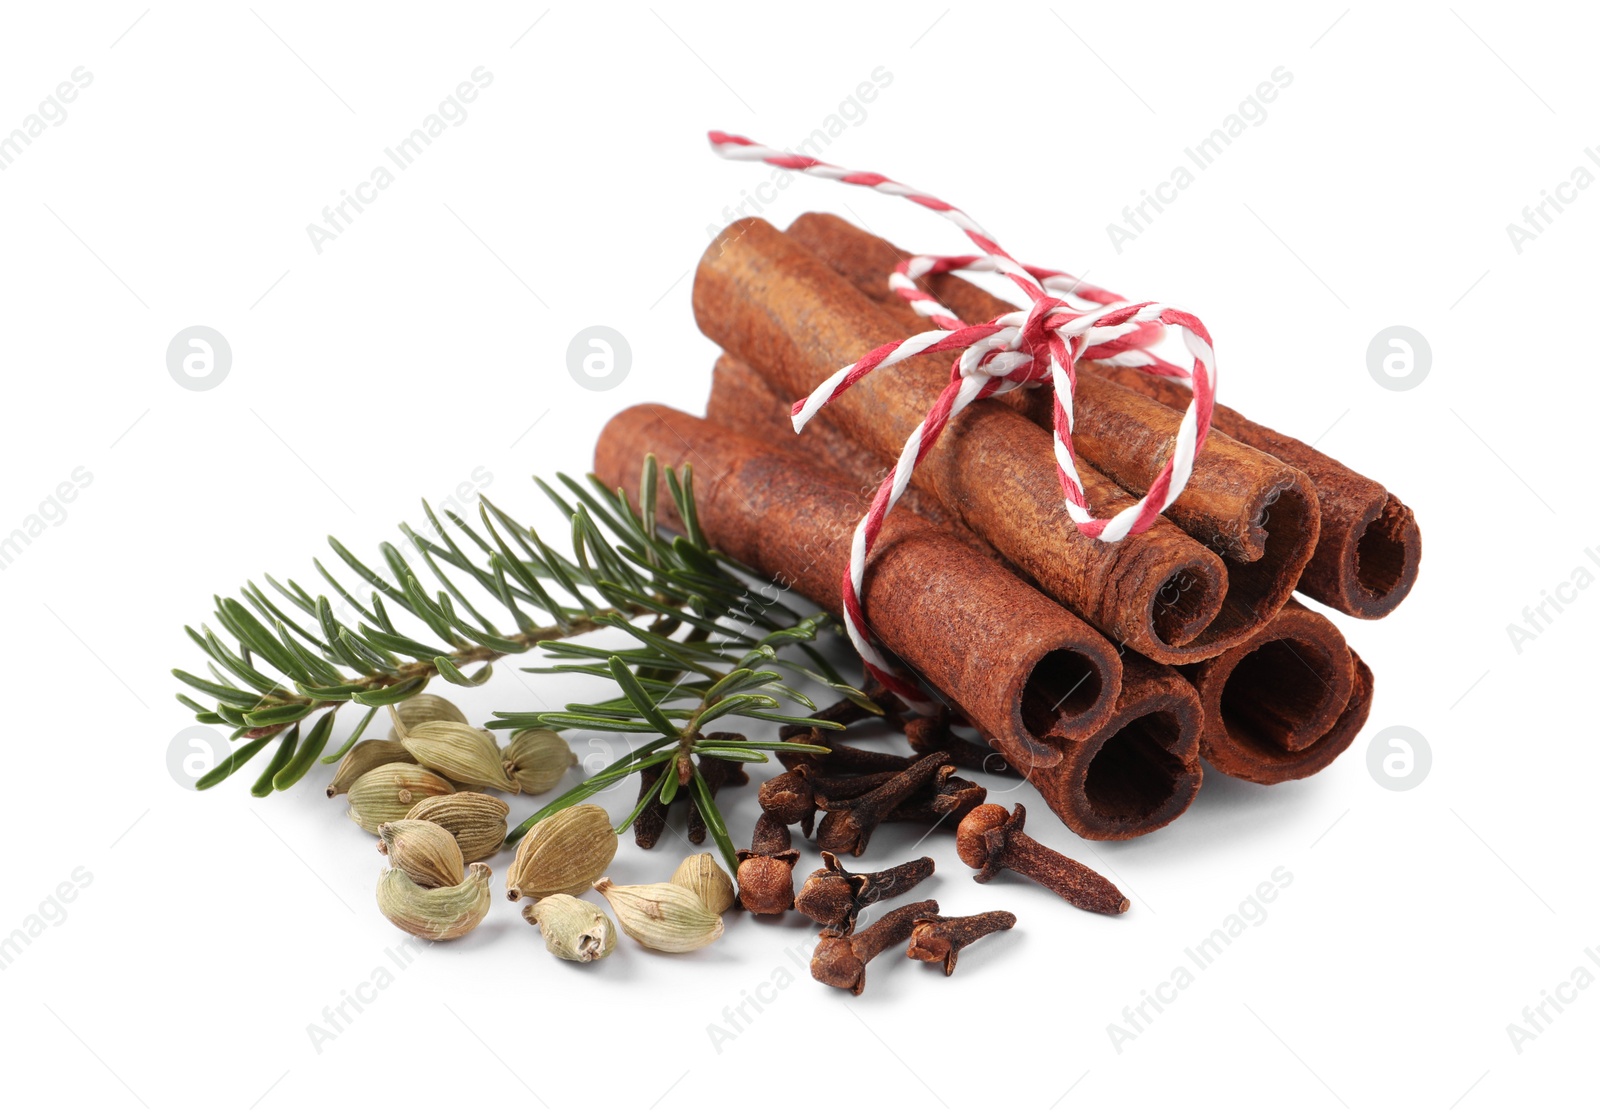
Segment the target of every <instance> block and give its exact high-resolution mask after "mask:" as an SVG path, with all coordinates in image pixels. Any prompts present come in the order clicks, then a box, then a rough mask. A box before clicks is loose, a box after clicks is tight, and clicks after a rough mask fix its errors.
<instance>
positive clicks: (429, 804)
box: [406, 791, 511, 863]
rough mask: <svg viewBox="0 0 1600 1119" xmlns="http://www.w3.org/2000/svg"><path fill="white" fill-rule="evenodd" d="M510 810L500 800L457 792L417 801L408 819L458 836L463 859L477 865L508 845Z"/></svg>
mask: <svg viewBox="0 0 1600 1119" xmlns="http://www.w3.org/2000/svg"><path fill="white" fill-rule="evenodd" d="M510 811H511V806H510V805H508V804H507V803H506V802H505V801H503V800H501V799H500V798H499V797H492V796H489V795H488V794H487V793H469V792H460V791H457V792H454V793H449V794H447V795H445V796H437V797H429V798H428V799H427V800H424V801H419V802H417V803H416V804H414V805H412V806H411V811H410V812H407V813H406V819H408V820H427V821H429V822H430V823H435V824H438V825H439V826H440V827H441V828H443V829H444V830H445V831H447V832H449V833H450V834H451V835H453V836H455V837H456V845H457V846H458V847H460V848H461V857H462V858H463V859H464V860H466V861H467V862H469V863H476V862H481V861H483V860H484V859H487V858H489V857H490V856H491V855H493V854H494V853H495V852H497V851H499V850H500V848H501V847H503V846H505V842H506V814H507V813H509V812H510Z"/></svg>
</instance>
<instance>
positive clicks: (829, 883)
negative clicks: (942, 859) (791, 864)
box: [794, 851, 933, 934]
mask: <svg viewBox="0 0 1600 1119" xmlns="http://www.w3.org/2000/svg"><path fill="white" fill-rule="evenodd" d="M822 861H823V863H824V864H825V865H824V866H823V869H821V870H814V871H812V872H811V876H810V877H809V878H807V879H806V880H805V882H804V883H802V884H801V886H800V894H799V896H798V897H796V898H795V900H794V907H795V908H796V909H798V910H799V911H800V912H801V913H804V914H805V915H806V916H807V917H810V918H811V919H812V920H813V921H815V922H816V923H817V924H819V925H822V926H824V927H825V928H827V929H829V930H830V931H833V932H840V933H847V934H848V933H850V932H853V931H854V930H855V927H856V917H857V916H858V915H859V914H860V912H861V911H862V910H863V909H865V908H866V907H867V906H869V905H872V904H874V903H876V902H880V901H885V900H887V899H889V898H892V897H899V896H900V895H901V894H903V893H905V892H907V891H908V890H910V889H912V888H913V887H914V886H916V885H917V884H918V883H920V882H923V881H925V880H926V879H927V878H928V876H929V875H931V874H932V873H933V860H932V859H928V858H922V859H913V860H912V861H911V862H907V863H901V864H900V865H899V866H892V867H889V868H888V869H887V870H874V871H868V872H866V873H864V874H852V873H851V872H850V871H848V870H846V869H845V867H844V864H843V863H841V862H840V861H839V858H838V856H837V855H835V854H833V853H832V852H830V851H824V852H823V853H822Z"/></svg>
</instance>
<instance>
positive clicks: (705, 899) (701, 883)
mask: <svg viewBox="0 0 1600 1119" xmlns="http://www.w3.org/2000/svg"><path fill="white" fill-rule="evenodd" d="M672 882H673V884H674V885H677V886H682V887H684V888H685V889H687V890H688V891H689V892H690V893H692V894H694V896H695V897H697V898H699V899H700V904H702V905H704V906H705V907H706V908H707V909H709V910H711V912H713V913H726V912H727V911H728V909H729V908H730V907H731V906H732V905H733V879H731V878H729V877H728V872H727V871H725V870H723V869H722V868H721V867H720V866H718V865H717V859H716V856H715V855H708V854H706V853H704V852H701V853H700V854H698V855H690V856H689V857H688V858H687V859H684V860H683V862H681V863H679V864H678V869H677V870H675V871H673V872H672Z"/></svg>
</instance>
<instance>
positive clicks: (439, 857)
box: [378, 820, 466, 890]
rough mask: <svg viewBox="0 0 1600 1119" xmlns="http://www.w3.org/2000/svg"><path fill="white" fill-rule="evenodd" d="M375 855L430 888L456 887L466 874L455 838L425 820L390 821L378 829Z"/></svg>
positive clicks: (418, 883) (417, 882) (414, 880)
mask: <svg viewBox="0 0 1600 1119" xmlns="http://www.w3.org/2000/svg"><path fill="white" fill-rule="evenodd" d="M378 854H380V855H388V856H389V865H390V866H392V867H394V868H395V869H396V870H403V871H405V872H406V874H407V876H408V877H410V879H411V881H413V882H415V883H416V884H417V885H419V886H423V887H426V888H427V889H430V890H431V889H433V888H434V887H436V886H459V885H461V880H462V878H463V877H464V876H465V874H466V870H465V868H464V867H463V866H462V862H461V847H460V845H459V844H457V843H456V837H455V836H453V835H451V834H450V833H449V832H447V831H445V830H444V829H443V828H441V827H440V826H439V825H438V824H432V823H429V822H428V821H427V820H391V821H389V822H388V823H387V824H383V825H382V826H380V827H379V828H378Z"/></svg>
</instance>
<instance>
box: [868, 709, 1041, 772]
mask: <svg viewBox="0 0 1600 1119" xmlns="http://www.w3.org/2000/svg"><path fill="white" fill-rule="evenodd" d="M897 725H898V726H899V728H900V730H901V732H902V733H904V734H905V736H906V741H907V742H909V743H911V748H912V749H913V750H915V751H916V752H917V753H919V754H929V753H932V752H934V751H935V750H942V751H943V752H944V753H946V754H949V755H950V760H951V761H952V762H954V763H955V764H956V765H959V766H963V767H965V768H967V769H975V770H977V771H978V772H979V773H986V774H988V775H990V776H992V777H998V776H1001V775H1003V774H1007V773H1015V772H1016V770H1014V769H1012V768H1011V765H1010V764H1009V763H1008V762H1007V761H1006V759H1005V756H1004V755H1003V754H1001V753H1000V751H999V750H997V749H995V748H994V747H992V746H985V745H981V744H980V743H977V742H971V741H969V740H967V739H965V738H962V737H961V736H960V735H958V734H956V733H955V732H954V731H953V730H951V729H950V710H949V708H942V709H940V711H939V713H938V714H936V715H927V716H923V717H920V718H915V719H906V720H903V721H901V722H899V723H898V724H897Z"/></svg>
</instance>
